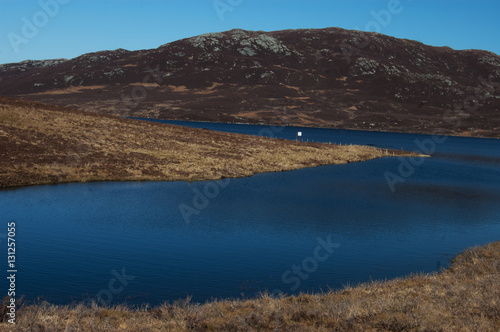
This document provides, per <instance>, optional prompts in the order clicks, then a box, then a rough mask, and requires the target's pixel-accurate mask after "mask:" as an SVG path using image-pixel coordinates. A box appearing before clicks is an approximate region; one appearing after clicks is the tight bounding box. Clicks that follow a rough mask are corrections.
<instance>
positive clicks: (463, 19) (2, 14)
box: [0, 0, 500, 63]
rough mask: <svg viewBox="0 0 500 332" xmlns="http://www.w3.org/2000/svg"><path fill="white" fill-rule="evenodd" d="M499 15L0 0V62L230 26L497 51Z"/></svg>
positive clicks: (377, 3)
mask: <svg viewBox="0 0 500 332" xmlns="http://www.w3.org/2000/svg"><path fill="white" fill-rule="evenodd" d="M44 8H45V9H44ZM499 14H500V1H498V0H476V1H470V0H469V1H465V0H434V1H432V0H399V1H398V0H99V1H98V0H40V1H31V0H0V63H8V62H18V61H22V60H26V59H37V60H38V59H52V58H73V57H76V56H78V55H81V54H83V53H88V52H95V51H100V50H110V49H117V48H125V49H128V50H137V49H148V48H156V47H158V46H160V45H162V44H165V43H167V42H171V41H174V40H177V39H181V38H186V37H191V36H195V35H198V34H202V33H206V32H217V31H225V30H230V29H233V28H242V29H248V30H264V31H272V30H282V29H296V28H325V27H341V28H344V29H358V30H365V31H366V30H369V31H373V30H377V31H379V32H381V33H383V34H387V35H391V36H395V37H400V38H407V39H414V40H418V41H421V42H423V43H425V44H429V45H436V46H444V45H446V46H450V47H452V48H455V49H471V48H476V49H485V50H489V51H492V52H495V53H497V54H500V43H499V37H498V36H499V32H500V20H499V19H498V15H499ZM377 16H378V19H377Z"/></svg>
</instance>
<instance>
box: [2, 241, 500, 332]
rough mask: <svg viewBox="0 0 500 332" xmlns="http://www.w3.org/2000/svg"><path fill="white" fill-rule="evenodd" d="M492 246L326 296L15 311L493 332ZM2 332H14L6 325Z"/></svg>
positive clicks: (35, 322) (496, 250) (499, 250)
mask: <svg viewBox="0 0 500 332" xmlns="http://www.w3.org/2000/svg"><path fill="white" fill-rule="evenodd" d="M499 262H500V242H496V243H491V244H489V245H487V246H484V247H478V248H473V249H471V250H467V251H466V252H465V253H462V254H461V255H459V256H458V257H456V258H455V259H454V261H453V263H452V265H451V267H450V268H449V269H448V270H445V271H442V272H441V273H436V274H431V275H420V276H410V277H408V278H403V279H396V280H391V281H387V282H372V283H368V284H363V285H360V286H358V287H347V288H345V289H343V290H340V291H337V292H329V293H326V294H317V295H312V294H301V295H298V296H289V297H282V298H271V297H269V296H267V295H263V296H261V297H260V298H257V299H253V300H221V301H214V302H209V303H206V304H190V303H189V301H180V302H178V303H175V304H164V305H162V306H159V307H155V308H149V307H143V308H140V309H133V308H129V307H126V306H123V305H120V306H115V307H112V308H103V307H97V306H95V307H88V306H84V305H83V304H75V305H68V306H55V305H51V304H49V303H41V304H38V305H32V306H25V307H22V308H20V309H19V310H18V316H17V326H16V328H17V330H23V331H96V332H97V331H499V330H500V287H498V285H499V284H500V263H499ZM0 328H2V330H4V331H15V330H16V328H15V327H13V326H10V325H8V324H7V323H3V324H0Z"/></svg>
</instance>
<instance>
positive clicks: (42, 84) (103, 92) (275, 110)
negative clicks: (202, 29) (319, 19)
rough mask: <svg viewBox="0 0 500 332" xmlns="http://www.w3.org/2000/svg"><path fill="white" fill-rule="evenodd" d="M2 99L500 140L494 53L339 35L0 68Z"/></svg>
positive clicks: (229, 36)
mask: <svg viewBox="0 0 500 332" xmlns="http://www.w3.org/2000/svg"><path fill="white" fill-rule="evenodd" d="M0 79H1V81H0V94H2V95H11V96H18V97H21V98H25V99H30V100H36V101H42V102H46V103H53V104H60V105H66V106H73V107H76V108H80V109H83V110H88V111H96V112H102V113H114V114H120V115H125V116H148V117H157V118H164V119H184V120H203V121H223V122H250V123H286V124H291V125H306V126H323V127H335V128H352V129H368V130H386V131H400V132H432V131H434V130H437V129H442V132H444V133H447V134H458V135H473V136H491V137H499V136H500V134H499V133H500V131H499V130H500V111H499V110H500V57H499V56H498V55H496V54H494V53H491V52H487V51H481V50H465V51H457V50H453V49H450V48H448V47H431V46H427V45H424V44H422V43H419V42H416V41H410V40H404V39H397V38H393V37H388V36H384V35H381V34H378V33H367V32H360V31H348V30H343V29H338V28H328V29H320V30H315V29H304V30H284V31H275V32H262V31H245V30H239V29H237V30H231V31H226V32H220V33H208V34H204V35H200V36H196V37H193V38H187V39H183V40H179V41H175V42H172V43H168V44H165V45H162V46H160V47H158V48H157V49H152V50H141V51H133V52H131V51H126V50H123V49H119V50H115V51H102V52H96V53H90V54H85V55H82V56H80V57H77V58H74V59H71V60H45V61H25V62H22V63H18V64H7V65H0Z"/></svg>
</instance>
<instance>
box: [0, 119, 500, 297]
mask: <svg viewBox="0 0 500 332" xmlns="http://www.w3.org/2000/svg"><path fill="white" fill-rule="evenodd" d="M203 125H204V126H205V127H207V126H208V125H209V124H206V123H205V124H203ZM217 126H220V125H217ZM252 128H253V129H252V130H255V127H253V126H252ZM248 130H250V129H248V128H245V130H244V131H248ZM294 130H295V129H293V128H292V129H290V128H288V129H287V130H283V135H285V136H286V135H289V134H290V133H289V132H288V131H290V132H294ZM306 134H307V135H310V137H313V136H314V137H315V139H316V140H318V141H319V140H326V141H328V140H332V141H333V139H332V138H334V139H337V141H342V142H343V143H346V142H348V140H349V135H351V136H352V137H351V139H352V141H353V143H359V142H360V141H362V142H365V143H366V142H368V143H371V144H375V145H377V146H381V145H387V144H388V143H389V142H390V143H391V144H392V145H394V146H396V145H401V146H403V147H405V148H407V149H410V150H411V149H414V146H412V144H414V140H415V137H421V136H419V135H404V134H382V133H366V132H349V131H341V132H339V131H332V130H325V129H319V130H318V132H315V131H314V130H313V129H311V128H308V129H307V131H306V130H304V135H306ZM322 135H323V136H322ZM325 135H326V136H325ZM293 137H295V136H293ZM321 137H323V138H321ZM437 151H438V152H436V154H435V155H434V157H433V158H429V159H426V160H425V162H424V163H423V164H422V165H421V166H420V167H418V168H417V169H416V170H415V172H414V174H413V175H412V176H410V177H408V178H407V179H406V181H405V182H404V183H400V184H398V187H397V191H396V192H395V193H392V192H391V190H390V189H389V187H388V185H387V184H386V182H385V178H384V176H383V174H384V172H386V171H391V172H396V171H397V167H398V165H399V160H398V159H397V158H384V159H377V160H372V161H368V162H364V163H353V164H348V165H338V166H322V167H317V168H308V169H301V170H296V171H291V172H284V173H271V174H259V175H256V176H253V177H251V178H242V179H230V180H229V181H228V182H227V183H225V185H224V186H220V190H219V191H218V194H217V195H211V194H210V195H209V196H211V197H208V198H206V201H205V202H196V201H195V198H196V195H197V193H199V192H204V188H205V186H207V183H206V182H199V183H187V182H170V183H168V182H167V183H159V182H153V183H145V182H144V183H92V184H64V185H56V186H40V187H30V188H22V189H16V190H8V191H3V192H1V193H0V198H1V199H0V215H1V216H2V218H3V220H5V222H8V221H11V220H14V221H16V224H17V243H18V252H17V259H18V264H19V265H18V266H19V274H18V289H19V290H20V291H21V292H22V293H24V294H26V296H27V298H28V299H32V300H33V299H36V298H37V297H38V296H42V297H43V298H45V299H48V300H50V301H54V302H58V303H68V302H71V301H73V300H82V299H85V298H86V297H91V298H95V297H96V294H101V295H103V294H107V295H111V296H112V298H111V299H110V301H111V302H112V303H119V302H123V301H127V302H129V303H136V304H140V303H144V302H149V303H152V304H158V303H161V302H162V301H165V300H166V301H173V300H176V299H178V298H181V297H185V296H187V295H192V296H193V300H195V301H205V300H208V299H210V298H212V297H240V296H247V297H248V296H254V295H255V294H256V293H257V292H259V291H264V290H269V291H274V290H280V291H282V292H284V293H294V292H295V293H296V292H299V291H304V292H309V291H320V290H328V289H329V288H338V287H342V286H343V285H345V284H356V283H359V282H365V281H369V280H370V279H386V278H393V277H396V276H403V275H407V274H409V273H413V272H421V271H422V272H431V271H437V270H439V268H440V267H446V266H447V264H448V263H449V260H450V258H452V257H453V255H455V254H457V253H458V252H460V251H462V250H463V249H464V248H466V247H469V246H473V245H480V244H484V243H487V242H491V241H496V240H500V218H499V217H500V204H498V203H499V202H500V172H499V168H498V165H497V164H496V163H495V162H491V160H495V158H498V156H499V155H500V153H499V151H500V143H499V141H496V140H478V139H464V138H450V139H449V140H448V141H447V142H446V143H445V144H443V145H441V146H439V147H438V148H437ZM438 153H441V155H439V154H438ZM449 155H454V156H458V157H454V158H449ZM472 156H476V157H472ZM477 156H480V157H481V158H477ZM209 193H210V192H209ZM213 193H214V192H212V194H213ZM207 202H208V203H207ZM181 204H184V205H186V206H190V207H192V208H193V209H195V210H196V213H193V214H192V215H190V218H189V220H190V222H189V224H188V223H186V222H185V219H184V218H183V217H182V214H181V212H180V211H179V206H180V205H181ZM196 205H197V206H196ZM322 243H323V245H321V244H322ZM325 243H327V244H328V243H335V244H338V245H339V246H338V247H329V246H328V245H327V244H325ZM318 248H319V249H318ZM325 257H326V258H325ZM2 264H6V262H2ZM2 268H5V266H4V265H2ZM116 274H118V275H119V276H121V277H122V279H123V278H125V280H126V282H125V283H117V284H113V285H114V286H116V288H120V291H116V292H110V291H109V284H110V280H112V279H113V278H115V279H117V280H119V279H120V278H118V277H117V276H116ZM127 277H128V278H129V279H127ZM3 282H4V283H5V281H3ZM125 284H126V285H125ZM118 286H123V287H118ZM296 286H297V288H296V289H295V287H296ZM113 289H115V288H113Z"/></svg>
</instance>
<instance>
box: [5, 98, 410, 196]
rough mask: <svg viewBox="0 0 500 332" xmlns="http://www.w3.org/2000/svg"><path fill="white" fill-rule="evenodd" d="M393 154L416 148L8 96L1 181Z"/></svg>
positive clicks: (235, 169)
mask: <svg viewBox="0 0 500 332" xmlns="http://www.w3.org/2000/svg"><path fill="white" fill-rule="evenodd" d="M393 154H396V155H408V153H406V152H403V151H387V150H379V149H375V148H372V147H364V146H337V145H331V144H319V143H305V142H293V141H286V140H276V139H270V138H264V137H257V136H248V135H240V134H228V133H220V132H214V131H209V130H202V129H194V128H185V127H179V126H173V125H168V124H160V123H151V122H145V121H139V120H131V119H122V118H118V117H113V116H106V115H97V114H89V113H83V112H79V111H76V110H71V109H67V108H62V107H55V106H49V105H43V104H37V103H30V102H25V101H19V100H13V99H9V98H0V187H10V186H23V185H36V184H50V183H62V182H88V181H110V180H113V181H132V180H136V181H137V180H157V181H160V180H167V181H173V180H214V179H221V178H224V177H243V176H251V175H253V174H255V173H262V172H276V171H285V170H292V169H298V168H303V167H311V166H318V165H326V164H343V163H347V162H356V161H364V160H368V159H373V158H379V157H383V156H387V155H393Z"/></svg>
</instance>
